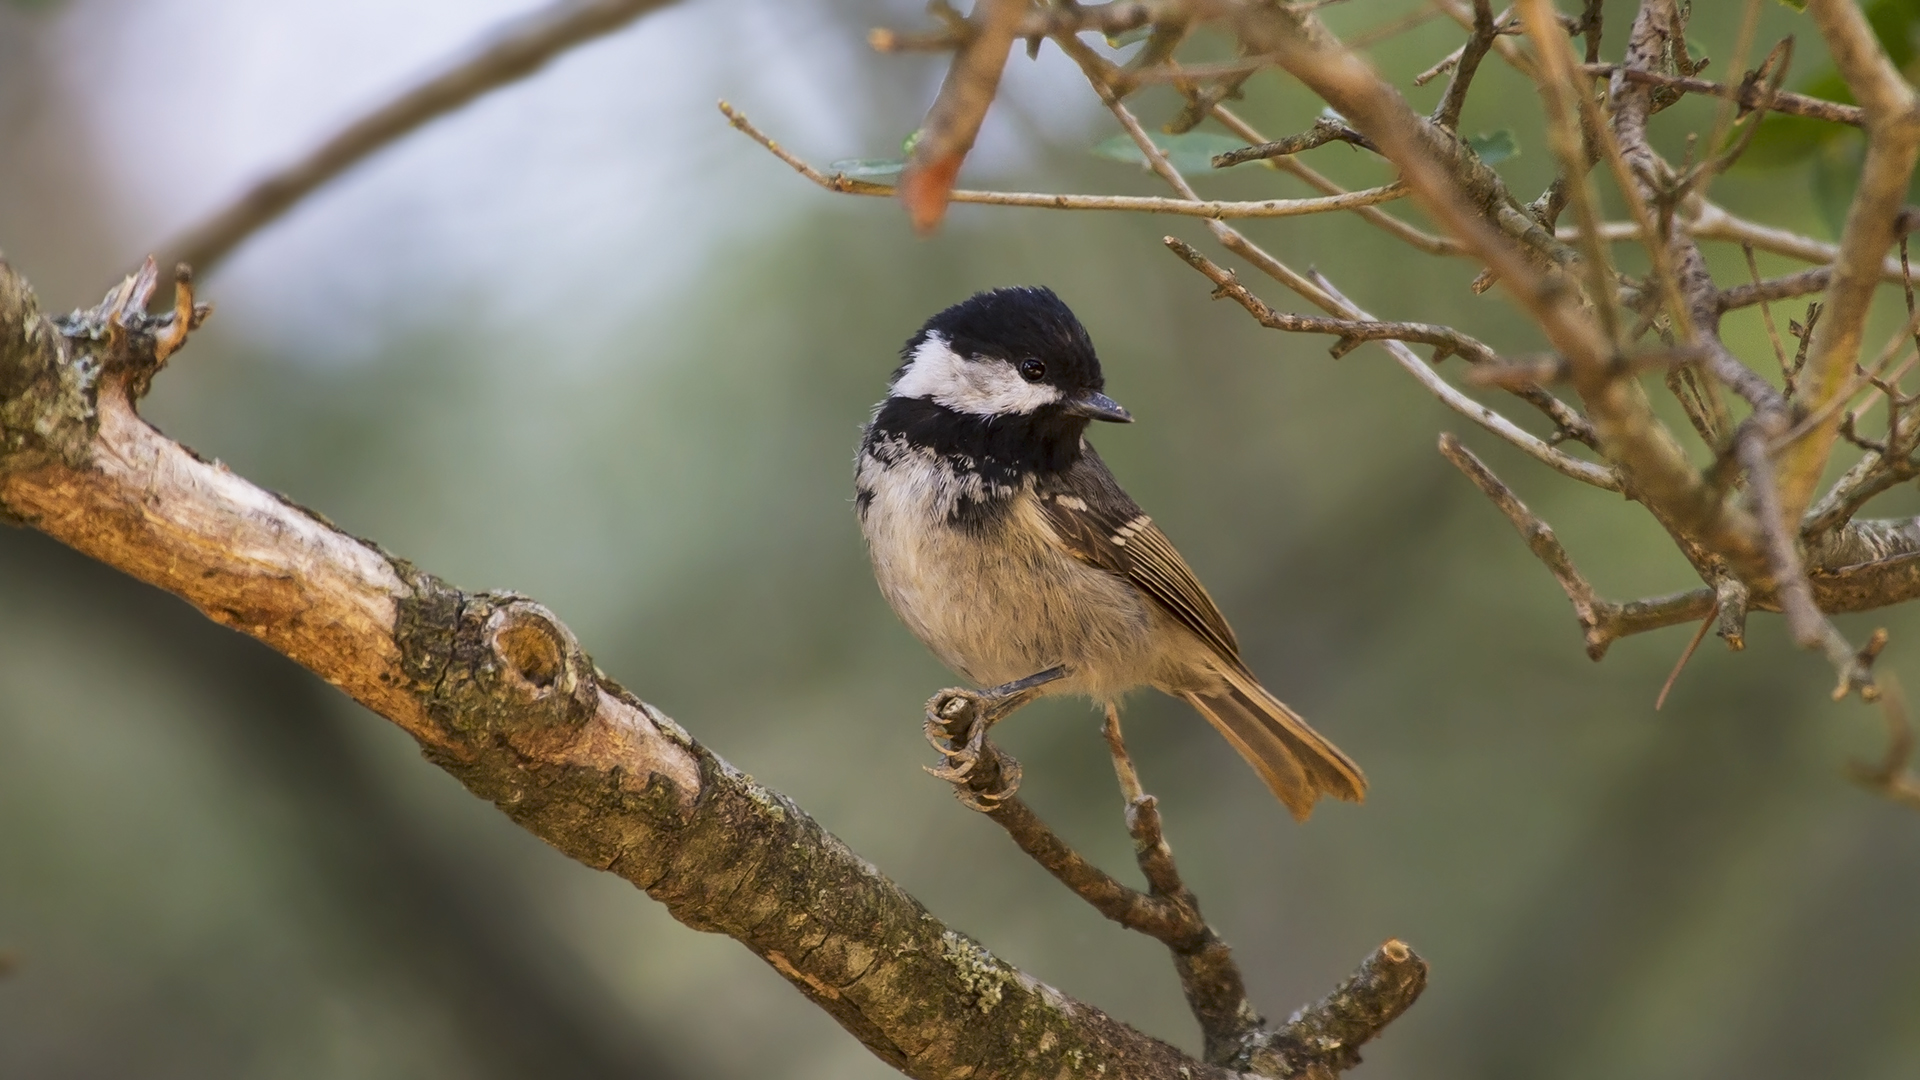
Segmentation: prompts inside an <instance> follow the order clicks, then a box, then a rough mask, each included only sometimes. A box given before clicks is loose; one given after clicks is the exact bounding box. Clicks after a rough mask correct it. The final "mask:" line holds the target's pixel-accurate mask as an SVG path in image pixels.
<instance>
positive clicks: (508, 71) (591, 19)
mask: <svg viewBox="0 0 1920 1080" xmlns="http://www.w3.org/2000/svg"><path fill="white" fill-rule="evenodd" d="M671 2H672V0H560V2H559V3H555V4H553V5H552V6H551V7H548V8H545V9H542V10H540V11H538V12H535V13H534V14H532V15H528V16H525V17H523V18H520V19H517V20H514V21H512V22H509V23H507V24H506V25H504V26H502V27H500V28H498V29H497V30H495V31H494V32H493V33H491V34H489V35H488V37H487V38H486V39H485V40H484V41H482V42H481V43H480V44H479V45H477V46H476V47H475V48H474V49H473V51H472V52H471V54H470V55H469V56H468V57H467V58H466V59H464V60H459V61H455V62H453V63H452V64H450V65H448V66H447V67H446V68H445V70H443V71H441V72H440V73H439V74H437V75H433V76H430V77H428V78H427V79H425V80H423V81H422V82H420V83H419V84H417V85H415V86H414V87H413V88H412V89H410V90H407V91H405V92H404V93H402V94H400V95H399V96H398V97H395V98H394V99H392V100H391V101H388V102H386V103H384V104H382V105H380V106H379V107H377V108H375V109H374V110H373V111H371V112H369V113H367V114H366V115H364V116H362V117H360V118H359V119H357V120H354V121H353V122H352V123H349V124H348V125H347V126H346V127H344V128H341V129H340V131H338V132H337V133H335V134H334V135H333V136H332V137H331V138H329V139H327V140H326V141H325V142H323V143H321V144H320V145H319V146H317V147H315V148H314V149H312V150H310V151H308V152H307V153H306V155H304V156H303V157H301V158H299V159H298V160H296V161H292V162H289V163H288V164H286V165H284V166H282V167H281V168H280V169H278V170H276V171H274V172H273V173H271V174H269V175H268V176H266V177H264V178H262V179H260V180H257V181H255V182H254V184H253V186H252V187H249V188H248V189H247V190H246V191H245V192H243V193H241V195H240V196H239V197H238V198H236V199H235V200H234V201H233V202H231V203H229V204H227V205H226V206H224V207H221V208H220V209H219V210H216V211H214V212H213V213H211V214H209V215H207V217H205V218H204V219H202V220H201V221H200V222H199V223H198V224H195V225H193V226H191V227H189V228H188V229H186V230H185V231H184V232H182V233H180V234H179V235H178V236H175V237H174V238H173V239H171V240H169V241H168V242H167V243H165V244H162V245H161V248H160V250H161V251H162V252H163V253H164V254H165V257H164V258H162V259H161V260H160V262H161V265H163V266H170V265H172V264H173V263H175V262H183V263H186V264H187V265H189V266H192V267H194V268H195V269H196V270H197V271H199V272H200V273H202V274H205V273H206V272H207V271H209V270H211V269H212V268H213V267H214V265H215V264H217V263H219V262H220V261H221V260H222V259H225V258H226V256H227V254H228V253H229V252H231V251H232V250H233V249H234V248H235V247H238V246H239V245H240V242H241V241H243V240H245V239H246V238H247V237H248V236H251V235H252V234H253V233H254V232H256V231H258V230H259V229H260V228H261V227H262V226H264V225H266V224H267V223H269V222H271V221H273V220H274V219H276V218H278V217H279V216H280V215H281V214H284V213H286V212H287V211H288V210H289V209H291V208H292V207H293V205H294V204H295V203H298V202H299V201H300V200H301V199H304V198H306V197H307V196H308V195H309V194H311V193H312V192H313V191H314V189H316V188H318V187H320V186H321V185H322V184H325V183H326V182H327V181H329V180H332V179H333V178H334V177H336V176H338V175H340V174H341V173H343V172H345V171H347V170H348V169H350V168H352V167H353V166H355V165H357V164H359V163H360V162H361V161H364V160H366V159H367V158H368V157H369V156H371V155H372V154H374V153H375V152H377V151H378V150H380V149H381V148H382V147H385V146H387V145H389V144H391V143H393V142H396V141H398V140H399V139H401V138H402V137H404V136H406V135H408V134H411V133H412V132H414V131H416V130H418V129H419V128H420V127H421V126H423V125H425V124H426V123H428V122H430V121H432V120H434V119H435V118H437V117H440V116H443V115H445V114H447V113H450V112H452V111H454V110H455V109H458V108H460V107H461V106H462V105H465V104H466V103H467V102H469V101H472V100H473V99H475V98H477V97H479V96H481V95H482V94H485V93H487V92H488V91H490V90H494V89H497V88H499V87H501V86H505V85H506V84H508V83H511V82H514V81H516V80H519V79H523V78H526V77H527V76H528V75H531V74H533V73H534V72H536V71H538V70H540V69H541V68H542V67H544V66H546V64H547V62H548V61H549V60H552V59H553V58H554V57H556V56H559V55H560V54H561V53H563V52H566V51H567V50H568V49H571V48H573V47H574V46H576V45H579V44H581V43H582V42H585V41H590V40H592V39H594V38H597V37H601V36H603V35H605V34H610V33H612V32H614V31H615V30H618V29H620V28H621V27H623V26H626V25H627V24H628V23H631V22H632V21H633V20H635V19H637V18H639V17H640V16H642V15H645V14H646V13H648V12H650V11H653V10H655V9H657V8H662V7H665V6H667V4H669V3H671Z"/></svg>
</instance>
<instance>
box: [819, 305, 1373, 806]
mask: <svg viewBox="0 0 1920 1080" xmlns="http://www.w3.org/2000/svg"><path fill="white" fill-rule="evenodd" d="M901 359H902V361H903V362H902V363H901V365H900V367H899V368H898V369H897V370H896V371H894V373H893V378H892V382H891V387H890V389H889V391H888V394H887V397H886V399H885V400H884V401H882V402H881V403H880V404H879V405H878V406H876V407H875V408H874V412H873V419H872V421H871V422H870V423H868V425H867V429H866V433H865V435H864V437H863V438H862V439H861V443H860V451H859V454H858V457H857V460H856V464H855V478H854V482H855V498H854V504H855V507H856V509H857V511H858V513H859V517H860V528H861V531H862V532H863V533H864V534H865V535H866V539H867V547H868V551H869V554H870V555H871V556H872V559H873V571H874V576H875V577H876V578H877V579H878V580H879V583H880V591H881V592H882V593H884V594H885V595H886V598H887V602H888V603H890V604H891V605H892V606H893V610H894V611H895V612H896V613H898V614H899V616H900V618H901V620H902V621H904V622H905V623H906V624H907V627H908V628H909V629H911V630H912V631H913V632H914V634H915V635H916V636H918V637H919V638H920V640H921V641H923V642H925V643H926V645H927V647H928V648H930V649H932V650H933V652H934V654H935V655H936V656H938V657H939V658H940V659H941V660H942V661H943V662H944V663H946V664H947V666H949V667H951V668H952V669H954V670H955V671H956V672H959V673H960V674H961V675H963V676H965V677H966V678H968V679H971V680H973V681H974V682H975V683H977V684H979V685H981V686H997V685H1000V684H1006V683H1013V682H1015V681H1016V680H1023V679H1026V678H1027V677H1029V676H1034V675H1036V674H1037V673H1042V672H1048V671H1049V670H1050V669H1055V668H1058V669H1060V671H1059V673H1058V674H1057V675H1056V676H1054V677H1052V679H1051V681H1049V682H1046V683H1045V684H1044V685H1043V686H1041V687H1040V688H1038V690H1037V691H1036V693H1045V694H1065V693H1077V694H1084V695H1086V696H1088V697H1091V698H1093V699H1094V700H1095V701H1098V702H1103V703H1105V702H1112V701H1115V700H1117V699H1118V698H1119V697H1120V696H1121V695H1123V694H1125V693H1126V692H1127V691H1128V690H1130V689H1133V688H1135V687H1138V686H1143V685H1144V686H1151V687H1153V688H1155V689H1157V690H1160V691H1161V692H1163V693H1167V694H1171V695H1173V696H1175V697H1179V698H1184V699H1186V700H1187V701H1188V702H1190V703H1191V704H1192V705H1193V707H1194V708H1196V709H1198V710H1199V711H1200V714H1201V715H1202V716H1205V717H1206V718H1207V719H1208V720H1209V721H1211V722H1212V723H1213V726H1214V727H1215V728H1217V729H1219V731H1220V734H1222V735H1224V736H1225V737H1226V739H1227V741H1228V742H1229V743H1231V744H1233V748H1234V749H1235V750H1238V751H1239V752H1240V755H1241V756H1242V757H1244V758H1246V759H1247V762H1248V763H1249V764H1251V765H1252V766H1253V767H1254V769H1255V770H1256V771H1257V772H1258V773H1259V774H1260V777H1261V779H1263V780H1265V781H1266V783H1267V786H1268V787H1270V788H1272V789H1273V793H1274V794H1275V795H1276V796H1278V797H1279V799H1280V801H1281V802H1282V803H1284V804H1286V807H1287V809H1288V810H1290V811H1291V812H1292V813H1293V815H1294V817H1296V818H1300V819H1304V818H1305V817H1306V816H1307V815H1308V814H1309V813H1310V812H1311V811H1312V809H1313V805H1314V802H1315V801H1316V800H1317V799H1318V798H1319V797H1320V796H1321V795H1332V796H1334V797H1336V798H1340V799H1346V800H1349V801H1353V802H1359V801H1360V800H1361V798H1362V797H1363V796H1364V795H1365V793H1366V787H1367V784H1366V779H1365V778H1364V777H1363V776H1362V775H1361V773H1360V770H1359V768H1358V767H1357V766H1355V765H1354V763H1353V762H1352V761H1351V760H1349V759H1348V757H1347V756H1346V755H1345V754H1343V753H1341V752H1340V751H1339V749H1337V748H1336V747H1335V746H1334V745H1333V744H1332V743H1330V742H1328V741H1327V740H1326V739H1325V738H1323V737H1321V735H1320V734H1319V733H1318V732H1316V731H1314V730H1313V729H1312V728H1311V727H1308V726H1307V723H1306V721H1305V720H1302V719H1301V718H1300V716H1299V714H1297V713H1295V712H1294V711H1293V710H1292V709H1290V708H1288V707H1287V706H1286V705H1285V704H1283V703H1282V702H1281V701H1280V700H1279V699H1277V698H1275V697H1274V696H1273V695H1272V694H1270V693H1268V692H1267V691H1266V689H1265V688H1264V687H1262V686H1261V685H1260V682H1259V680H1258V679H1256V678H1255V677H1254V676H1253V674H1252V672H1250V671H1248V670H1247V667H1246V665H1245V664H1244V663H1242V662H1241V659H1240V651H1239V646H1238V644H1237V642H1236V641H1235V640H1234V636H1233V630H1232V629H1231V628H1230V627H1228V626H1227V621H1226V619H1225V618H1224V617H1223V616H1222V615H1221V614H1220V610H1219V608H1217V607H1215V606H1214V603H1213V600H1212V598H1211V597H1209V596H1208V595H1207V590H1206V589H1205V588H1204V587H1202V586H1201V584H1200V582H1199V581H1198V580H1197V579H1196V578H1195V577H1194V576H1193V571H1192V570H1190V569H1188V568H1187V564H1186V561H1185V560H1183V559H1182V558H1181V557H1180V554H1179V553H1178V552H1177V551H1175V550H1174V549H1173V545H1172V544H1171V543H1169V542H1168V541H1167V538H1166V536H1165V535H1164V534H1162V533H1161V531H1160V529H1159V528H1158V527H1157V526H1155V525H1154V524H1153V522H1152V520H1151V519H1150V518H1148V517H1147V515H1146V514H1145V513H1143V512H1142V511H1141V509H1140V507H1139V506H1138V505H1137V504H1136V503H1135V502H1134V501H1133V500H1132V499H1130V498H1128V497H1127V493H1126V492H1125V491H1122V490H1121V489H1120V485H1119V483H1117V482H1116V481H1115V480H1114V478H1113V474H1112V473H1111V472H1109V471H1108V470H1107V467H1106V465H1105V464H1104V463H1102V462H1101V460H1100V455H1098V454H1096V453H1095V452H1094V450H1093V447H1092V446H1090V445H1088V444H1087V440H1086V437H1085V432H1086V428H1087V425H1088V423H1089V422H1091V421H1094V420H1105V421H1111V422H1117V423H1128V422H1131V421H1132V419H1133V418H1132V416H1130V415H1129V414H1128V413H1127V411H1126V410H1125V409H1123V408H1121V407H1120V405H1119V404H1118V403H1116V402H1115V401H1114V400H1113V399H1112V398H1110V397H1108V396H1107V395H1106V394H1105V393H1103V391H1104V389H1105V387H1106V380H1105V379H1104V377H1103V376H1102V375H1101V373H1100V360H1099V358H1098V357H1097V356H1096V355H1095V354H1094V350H1093V343H1092V341H1091V340H1090V339H1089V338H1088V337H1087V332H1086V329H1085V328H1084V327H1082V326H1081V325H1080V321H1079V320H1078V319H1076V318H1075V317H1074V315H1073V312H1071V311H1069V310H1068V309H1067V306H1066V305H1065V304H1064V303H1062V302H1061V301H1060V299H1059V297H1057V296H1055V295H1054V294H1053V293H1052V292H1051V291H1050V290H1047V289H1044V288H1008V289H995V290H993V291H991V292H983V293H980V294H978V295H976V296H974V297H972V298H971V299H968V300H966V301H964V302H962V303H959V304H956V305H954V306H953V307H950V308H948V309H947V310H945V311H942V312H941V313H940V314H938V315H935V316H934V317H933V318H931V319H929V320H927V323H926V325H925V326H923V327H922V328H921V329H920V331H919V333H916V334H915V335H913V337H912V338H910V339H909V340H908V341H907V344H906V346H905V348H903V349H902V350H901Z"/></svg>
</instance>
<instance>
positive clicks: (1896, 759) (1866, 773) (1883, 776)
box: [1848, 630, 1920, 810]
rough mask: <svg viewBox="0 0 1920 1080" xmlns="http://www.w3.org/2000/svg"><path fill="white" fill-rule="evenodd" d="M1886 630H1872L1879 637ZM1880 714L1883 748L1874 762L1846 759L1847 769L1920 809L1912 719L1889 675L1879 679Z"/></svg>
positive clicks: (1858, 781) (1860, 781)
mask: <svg viewBox="0 0 1920 1080" xmlns="http://www.w3.org/2000/svg"><path fill="white" fill-rule="evenodd" d="M1886 633H1887V632H1886V631H1885V630H1876V631H1874V634H1875V635H1876V636H1877V637H1879V638H1881V639H1882V640H1884V639H1885V637H1886ZM1880 716H1881V718H1882V719H1883V720H1884V721H1885V722H1886V725H1887V749H1886V752H1885V753H1883V754H1882V755H1881V757H1880V760H1879V762H1877V763H1874V764H1868V763H1866V762H1863V761H1855V762H1851V763H1849V767H1848V772H1849V773H1851V774H1852V777H1853V781H1854V783H1856V784H1859V785H1860V786H1861V787H1864V788H1867V789H1868V790H1870V791H1877V792H1879V793H1880V794H1882V795H1884V796H1886V797H1887V798H1889V799H1892V800H1893V801H1894V802H1897V803H1901V804H1902V805H1905V806H1910V807H1912V808H1914V809H1916V810H1920V776H1915V775H1914V773H1913V769H1912V764H1913V747H1914V739H1913V722H1912V721H1911V720H1909V719H1908V717H1907V697H1906V695H1905V694H1904V693H1902V692H1901V690H1900V684H1899V683H1898V682H1896V681H1894V680H1893V678H1891V677H1886V678H1882V679H1881V680H1880Z"/></svg>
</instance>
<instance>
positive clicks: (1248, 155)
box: [1213, 116, 1374, 169]
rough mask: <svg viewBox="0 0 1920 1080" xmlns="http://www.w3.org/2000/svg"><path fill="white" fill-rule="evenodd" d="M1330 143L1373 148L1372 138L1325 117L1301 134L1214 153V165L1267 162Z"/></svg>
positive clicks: (1225, 165)
mask: <svg viewBox="0 0 1920 1080" xmlns="http://www.w3.org/2000/svg"><path fill="white" fill-rule="evenodd" d="M1330 142H1344V143H1348V144H1350V145H1352V146H1358V147H1360V148H1361V149H1364V150H1372V149H1374V145H1373V141H1372V140H1370V139H1368V138H1367V137H1366V136H1365V135H1362V134H1360V133H1359V132H1357V131H1355V130H1353V129H1352V128H1350V127H1348V126H1347V125H1345V124H1343V123H1341V122H1340V121H1339V120H1336V119H1334V118H1333V117H1330V116H1323V117H1321V118H1320V119H1318V120H1315V121H1314V122H1313V126H1312V127H1310V128H1308V129H1307V130H1306V131H1303V132H1301V133H1300V134H1298V135H1289V136H1287V137H1286V138H1284V139H1275V140H1274V141H1272V142H1264V143H1261V144H1259V145H1258V146H1247V147H1242V148H1241V149H1238V150H1229V151H1227V152H1226V153H1224V154H1215V155H1213V167H1214V168H1216V169H1226V168H1231V167H1232V166H1235V165H1243V164H1245V163H1247V162H1249V161H1265V160H1266V159H1268V158H1277V157H1287V156H1289V155H1292V154H1298V153H1300V152H1302V151H1305V150H1311V149H1313V148H1314V147H1316V146H1325V145H1326V144H1328V143H1330Z"/></svg>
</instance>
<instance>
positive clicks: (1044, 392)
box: [892, 334, 1060, 416]
mask: <svg viewBox="0 0 1920 1080" xmlns="http://www.w3.org/2000/svg"><path fill="white" fill-rule="evenodd" d="M892 394H893V396H894V397H900V398H929V399H931V400H933V401H935V402H938V403H939V404H941V405H945V406H946V407H947V408H949V409H952V410H954V411H955V412H963V413H973V414H974V415H976V416H1005V415H1007V414H1010V413H1030V412H1032V411H1034V410H1035V409H1038V408H1040V407H1041V406H1042V405H1051V404H1053V403H1054V402H1056V401H1059V400H1060V390H1059V388H1058V387H1055V386H1049V385H1048V384H1046V383H1030V382H1028V381H1027V380H1025V379H1023V378H1021V377H1020V373H1019V372H1018V371H1015V370H1014V368H1013V365H1012V364H1009V363H1007V362H1006V361H1005V360H969V359H967V358H966V357H963V356H961V355H960V354H959V353H956V352H954V351H953V350H952V349H951V348H949V347H948V346H947V340H946V339H945V338H943V337H941V336H940V335H939V334H928V335H927V338H926V340H925V341H922V342H921V343H920V345H919V347H918V348H916V349H914V350H913V360H912V361H911V362H910V363H908V364H907V370H906V372H905V373H904V374H902V375H901V376H900V379H899V381H898V382H896V383H894V384H893V391H892Z"/></svg>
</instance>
